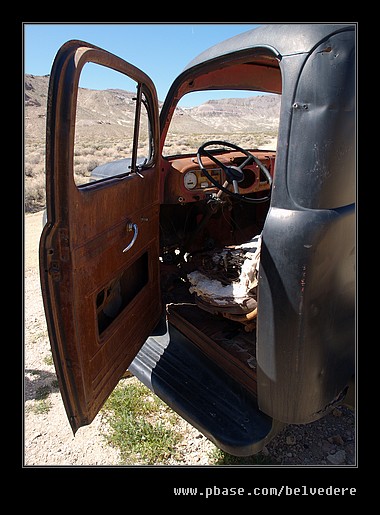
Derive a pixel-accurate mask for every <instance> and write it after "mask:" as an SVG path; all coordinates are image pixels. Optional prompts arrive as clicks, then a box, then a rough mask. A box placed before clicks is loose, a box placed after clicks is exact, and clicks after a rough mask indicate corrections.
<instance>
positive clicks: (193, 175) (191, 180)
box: [183, 168, 223, 191]
mask: <svg viewBox="0 0 380 515" xmlns="http://www.w3.org/2000/svg"><path fill="white" fill-rule="evenodd" d="M207 171H208V173H209V174H210V175H211V177H212V178H213V179H215V180H216V181H218V182H221V181H223V179H222V169H221V168H211V169H210V170H208V169H207ZM183 184H184V186H185V188H186V189H187V190H190V191H191V190H194V189H198V190H199V189H201V190H204V189H206V188H214V187H215V186H214V184H212V182H211V181H210V179H209V178H208V177H206V175H205V174H204V173H203V172H202V170H200V169H199V168H198V169H195V170H189V171H188V172H186V173H185V174H184V176H183Z"/></svg>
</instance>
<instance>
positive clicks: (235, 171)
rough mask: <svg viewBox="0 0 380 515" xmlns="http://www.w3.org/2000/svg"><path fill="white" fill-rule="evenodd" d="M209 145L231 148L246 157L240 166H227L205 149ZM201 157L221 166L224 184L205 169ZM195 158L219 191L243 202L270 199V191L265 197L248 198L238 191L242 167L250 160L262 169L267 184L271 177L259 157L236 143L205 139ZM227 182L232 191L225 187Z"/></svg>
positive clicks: (270, 183) (270, 181)
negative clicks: (224, 175) (224, 178)
mask: <svg viewBox="0 0 380 515" xmlns="http://www.w3.org/2000/svg"><path fill="white" fill-rule="evenodd" d="M211 145H222V146H224V147H227V148H231V149H233V150H236V151H238V152H241V153H242V154H244V155H245V156H246V158H247V159H245V160H244V161H243V162H242V164H241V165H240V166H228V165H225V164H224V163H222V162H221V161H220V160H219V159H218V158H217V157H215V156H214V155H213V154H212V153H211V152H210V151H209V150H207V147H210V146H211ZM202 157H208V158H209V159H211V161H213V162H214V163H215V164H216V165H218V167H220V168H222V170H223V171H224V173H225V174H226V181H225V183H224V184H220V183H219V182H218V181H217V180H216V179H214V177H212V176H211V175H210V174H209V173H208V171H207V170H206V168H205V166H204V164H203V162H202ZM197 159H198V163H199V166H200V167H201V170H202V172H203V173H204V174H205V176H206V177H207V178H208V179H209V181H210V182H212V184H213V185H214V186H216V187H217V188H218V189H219V190H220V191H223V192H224V193H227V194H228V195H231V196H233V197H236V198H238V199H239V200H244V201H245V202H253V203H259V202H266V201H267V200H269V199H270V196H271V194H270V191H269V194H268V195H267V196H266V197H260V198H250V197H246V196H245V195H243V194H242V193H240V192H239V182H242V181H243V180H244V167H245V166H247V165H248V164H249V163H250V162H251V161H254V162H255V163H256V164H257V166H258V167H259V168H260V170H262V172H263V173H264V175H265V177H266V178H267V179H268V182H269V186H270V187H271V186H272V177H271V176H270V173H269V171H268V169H267V168H266V167H265V166H264V165H263V164H262V162H261V161H260V159H257V157H255V156H254V155H253V154H251V153H250V152H248V151H247V150H245V149H244V148H241V147H238V146H237V145H234V144H233V143H229V142H228V141H207V142H206V143H204V144H203V145H202V146H201V147H199V148H198V152H197ZM229 184H232V186H233V191H231V190H229V189H227V186H228V185H229Z"/></svg>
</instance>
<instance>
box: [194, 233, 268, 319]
mask: <svg viewBox="0 0 380 515" xmlns="http://www.w3.org/2000/svg"><path fill="white" fill-rule="evenodd" d="M260 249H261V235H257V236H255V237H254V238H252V239H251V240H250V241H249V242H247V243H244V244H242V245H235V246H231V247H225V248H224V249H222V250H217V251H210V252H205V253H202V254H200V255H198V256H196V258H195V264H196V268H197V269H196V270H195V271H194V272H191V273H190V274H188V276H187V277H188V280H189V282H190V284H191V286H190V289H189V290H190V292H191V293H194V294H195V301H196V303H197V305H198V306H199V307H200V308H202V309H204V310H206V311H208V312H211V313H230V314H236V315H238V314H243V313H249V312H250V311H252V310H253V309H255V308H256V307H257V300H256V290H257V283H258V270H259V262H260Z"/></svg>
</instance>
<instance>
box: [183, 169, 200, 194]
mask: <svg viewBox="0 0 380 515" xmlns="http://www.w3.org/2000/svg"><path fill="white" fill-rule="evenodd" d="M183 182H184V184H185V188H186V189H188V190H193V189H194V188H195V186H196V185H197V176H196V175H195V173H194V172H187V173H185V176H184V178H183Z"/></svg>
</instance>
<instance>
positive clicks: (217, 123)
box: [25, 74, 280, 141]
mask: <svg viewBox="0 0 380 515" xmlns="http://www.w3.org/2000/svg"><path fill="white" fill-rule="evenodd" d="M48 83H49V76H48V75H45V76H36V75H30V74H27V75H25V135H26V139H27V141H31V140H32V141H33V140H34V141H36V140H38V141H41V139H42V140H43V139H44V137H45V130H46V101H47V92H48ZM134 96H135V93H133V92H130V91H124V90H120V89H106V90H93V89H86V88H80V90H79V95H78V106H79V107H78V111H77V132H78V135H79V136H80V134H81V132H83V135H85V136H86V137H89V136H91V134H92V133H94V135H95V134H96V133H97V132H98V129H99V126H100V125H103V127H102V129H103V130H104V125H106V126H107V127H106V132H107V134H108V135H109V136H110V137H114V136H116V137H117V136H118V135H120V136H122V135H126V134H128V135H129V133H130V132H131V130H132V127H133V117H134V106H135V103H134V101H133V97H134ZM161 105H162V102H160V107H161ZM279 112H280V97H279V96H278V95H258V96H252V97H248V98H225V99H221V100H209V101H207V102H205V103H203V104H201V105H199V106H196V107H189V108H183V107H177V109H176V116H175V118H173V120H174V121H173V130H174V131H175V132H176V133H181V134H190V133H192V134H194V133H195V134H200V133H209V132H210V131H214V132H219V133H233V132H245V133H247V132H256V133H257V132H265V131H272V130H276V128H277V125H278V119H279Z"/></svg>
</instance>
